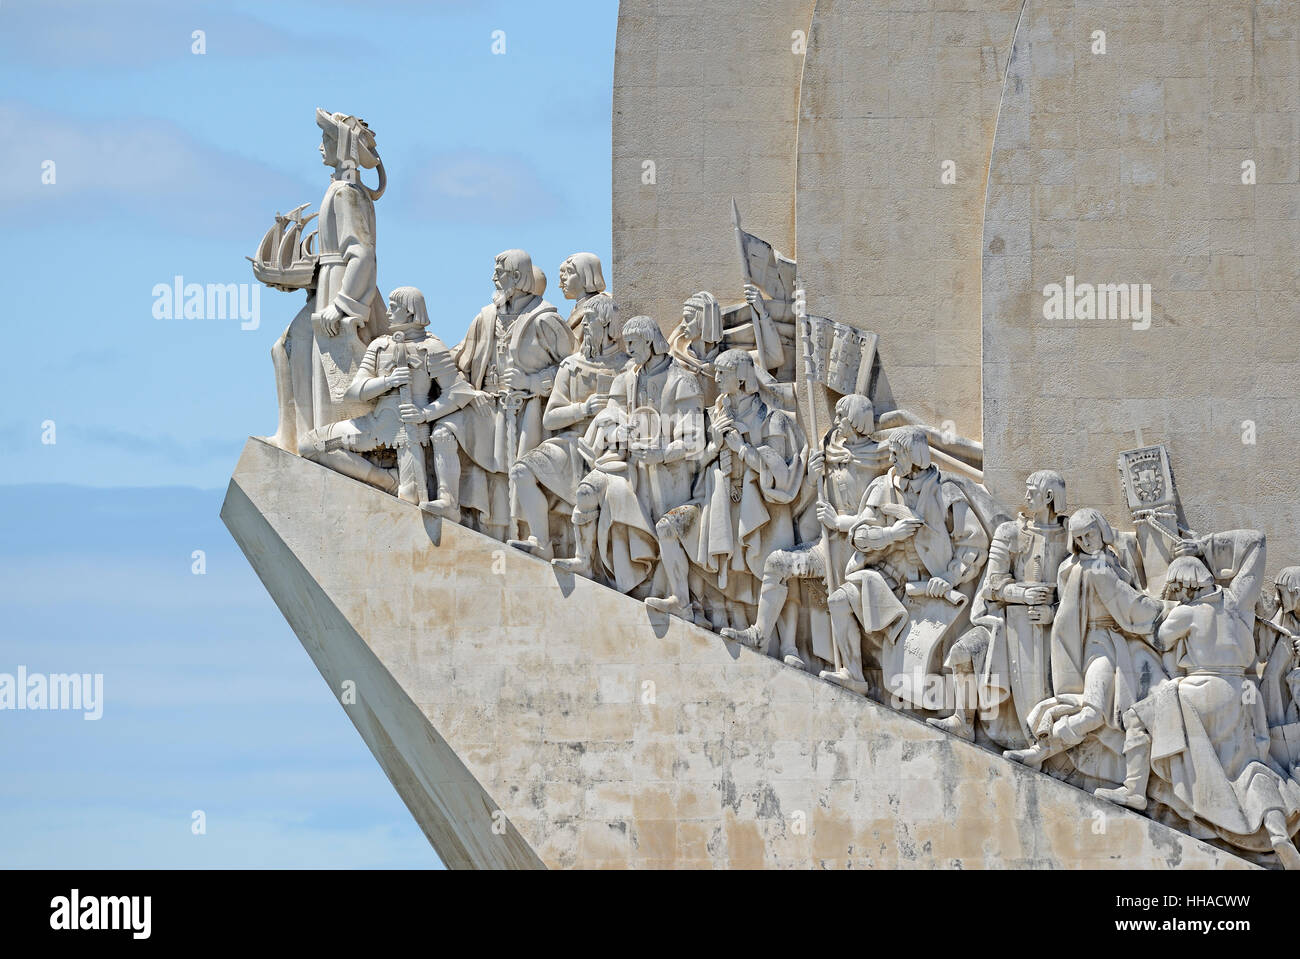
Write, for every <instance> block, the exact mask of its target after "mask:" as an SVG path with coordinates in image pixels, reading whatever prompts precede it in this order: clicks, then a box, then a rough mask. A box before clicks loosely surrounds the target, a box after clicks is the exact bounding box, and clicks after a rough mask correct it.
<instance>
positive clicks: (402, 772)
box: [220, 437, 546, 869]
mask: <svg viewBox="0 0 1300 959" xmlns="http://www.w3.org/2000/svg"><path fill="white" fill-rule="evenodd" d="M249 442H250V443H252V442H258V443H264V444H266V445H268V446H270V445H271V444H269V443H266V441H265V440H264V439H262V438H260V437H249ZM303 463H304V464H307V463H310V461H308V460H303ZM310 465H313V466H315V465H316V464H310ZM317 468H318V469H323V468H324V467H317ZM358 486H360V487H361V488H363V489H369V487H365V486H364V484H360V483H358ZM380 495H383V494H380ZM411 508H412V509H416V507H414V506H413V507H411ZM220 515H221V519H222V521H223V522H224V523H225V525H226V528H227V529H228V530H229V531H230V534H231V536H232V537H233V538H234V540H235V542H236V543H237V544H238V545H239V548H240V550H241V551H242V552H243V554H244V556H245V557H246V558H247V559H248V562H249V565H251V566H252V567H253V570H254V572H256V574H257V577H258V578H259V579H260V580H261V581H262V584H263V585H264V586H265V587H266V590H267V592H268V593H270V595H271V598H272V599H273V600H274V602H275V604H276V606H277V607H279V609H280V612H281V614H282V615H283V616H284V618H285V620H286V621H287V622H288V624H289V626H290V628H292V629H293V631H294V634H295V635H296V636H297V637H298V639H299V641H300V642H301V643H302V645H303V649H305V650H306V651H307V655H308V656H310V657H311V660H312V662H313V663H315V664H316V668H317V669H318V670H320V674H321V677H322V678H323V679H324V680H325V682H326V684H327V685H328V686H329V688H330V690H331V691H332V692H333V693H334V695H335V696H336V697H338V698H339V699H340V702H341V703H342V702H343V696H342V693H341V691H342V689H343V683H344V682H345V681H346V680H351V681H352V684H353V686H352V688H353V690H354V692H355V702H352V703H349V704H345V705H344V706H343V709H344V712H345V713H347V716H348V718H349V719H350V720H351V721H352V724H353V725H354V726H355V727H356V729H357V732H358V733H360V734H361V738H362V740H363V741H364V742H365V744H366V746H367V747H369V749H370V752H371V753H372V754H373V755H374V757H375V759H376V760H377V761H378V762H379V765H380V768H382V769H383V771H384V774H385V775H386V776H387V777H388V780H389V782H391V783H392V784H393V788H394V789H396V790H397V793H398V795H399V796H401V797H402V801H403V802H404V803H405V804H406V806H407V808H408V809H409V810H410V812H411V815H412V816H413V817H414V818H415V821H416V822H417V823H418V824H419V826H420V828H421V830H422V831H423V832H424V834H425V837H426V838H427V839H428V840H429V844H430V845H431V846H433V848H434V850H435V851H436V852H437V853H438V856H439V858H440V859H441V860H442V862H443V864H444V865H445V866H446V867H448V868H450V869H457V868H513V869H545V868H546V866H545V865H544V864H543V863H542V861H541V860H540V859H539V858H538V857H537V854H536V853H535V852H534V851H533V849H532V848H531V847H530V846H529V845H528V843H527V842H526V841H525V840H524V838H523V837H522V836H521V835H520V834H519V832H518V830H517V829H516V828H515V826H514V825H513V824H512V823H511V822H510V821H509V818H508V817H506V816H504V814H503V815H502V816H500V817H499V818H498V817H496V816H494V813H496V812H498V811H499V810H500V807H499V806H498V805H497V804H496V803H495V802H494V801H493V800H492V799H491V797H489V796H488V794H487V792H486V791H485V790H484V789H483V788H482V786H481V785H480V784H479V783H478V781H477V780H476V779H475V778H474V777H473V775H472V774H471V773H470V771H469V770H468V769H467V768H466V767H465V764H464V763H463V762H461V760H460V757H459V756H457V755H456V753H455V751H454V750H453V749H452V748H451V747H450V746H449V745H448V744H447V742H446V740H445V739H443V738H442V737H441V736H440V735H439V734H438V732H437V730H435V729H434V728H433V725H432V724H431V723H430V722H429V721H428V719H427V718H426V717H425V715H424V714H423V712H421V710H420V708H419V707H418V706H417V705H416V704H415V702H414V701H413V700H412V699H411V697H410V696H409V695H407V693H406V691H405V690H404V689H402V687H401V685H400V684H399V683H397V682H396V680H394V679H393V676H392V674H391V673H389V671H388V670H387V669H385V668H384V666H383V664H382V663H380V661H379V659H378V657H376V656H375V654H374V652H373V651H372V650H371V649H370V648H369V647H368V646H367V645H366V643H365V641H364V640H363V639H362V638H361V636H360V635H358V634H357V632H356V630H355V629H353V628H352V626H351V624H350V623H349V622H348V620H347V618H346V617H345V616H344V615H343V614H342V613H341V612H340V611H339V610H338V608H337V607H336V606H335V605H334V603H333V602H332V601H331V600H330V598H329V596H328V595H326V594H325V592H324V590H322V589H321V588H320V587H319V586H318V585H317V584H316V583H315V581H314V580H313V578H312V577H311V575H310V574H309V573H308V572H307V570H306V569H305V568H303V566H302V564H301V562H299V561H298V559H297V558H296V557H295V556H294V554H293V552H292V551H291V550H289V549H285V548H281V549H278V550H276V549H274V545H275V544H277V543H280V540H279V537H278V536H277V535H276V533H275V532H274V530H273V529H272V528H271V525H270V524H269V523H268V522H267V520H266V519H265V517H264V516H263V515H262V514H261V512H260V511H258V510H257V508H256V507H255V506H253V504H252V503H251V502H250V500H249V499H248V496H247V495H246V494H245V492H244V490H243V489H242V488H241V487H240V485H239V482H238V479H237V478H234V477H232V479H231V481H230V485H229V487H228V488H227V490H226V497H225V501H224V502H223V503H222V506H221V514H220ZM281 545H282V544H281ZM326 639H328V640H329V641H328V642H326ZM494 827H495V830H494ZM503 828H504V830H505V831H504V833H501V834H499V835H498V834H496V833H499V832H500V831H501V830H502V829H503ZM473 837H484V838H485V841H483V842H477V843H476V842H473Z"/></svg>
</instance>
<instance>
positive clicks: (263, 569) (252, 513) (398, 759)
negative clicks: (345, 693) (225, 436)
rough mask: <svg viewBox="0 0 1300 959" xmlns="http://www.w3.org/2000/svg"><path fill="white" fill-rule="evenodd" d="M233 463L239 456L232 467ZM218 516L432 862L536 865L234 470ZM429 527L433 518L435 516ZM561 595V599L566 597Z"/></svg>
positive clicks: (1175, 840)
mask: <svg viewBox="0 0 1300 959" xmlns="http://www.w3.org/2000/svg"><path fill="white" fill-rule="evenodd" d="M248 444H249V445H248V447H246V448H245V453H244V456H247V454H248V450H249V448H250V447H252V445H253V444H260V445H262V446H265V447H267V448H268V449H271V450H275V451H276V452H277V453H283V451H281V450H279V449H278V448H277V447H274V446H272V445H271V444H269V443H267V442H266V441H265V440H264V439H262V438H259V437H250V438H249V441H248ZM284 455H285V456H287V457H292V461H293V462H294V464H295V466H297V465H301V467H302V468H303V469H304V470H307V471H309V472H314V471H320V472H321V473H324V474H328V476H329V478H330V481H331V482H342V483H348V484H353V485H355V488H356V491H357V493H358V494H359V495H363V496H371V497H382V498H383V499H384V500H386V501H388V505H389V506H390V507H395V508H399V509H407V510H410V511H412V513H419V509H418V507H416V506H414V505H412V504H407V503H402V502H400V501H398V500H396V498H395V497H391V496H389V495H388V494H385V493H383V492H381V491H379V490H376V489H373V488H372V487H369V486H367V485H366V484H364V483H361V482H359V481H356V480H352V479H349V478H347V477H344V476H342V475H340V474H337V473H334V472H332V471H330V470H328V469H327V468H326V467H323V466H321V465H319V464H316V463H313V462H311V461H310V460H306V459H302V458H300V457H298V456H296V455H294V454H289V453H284ZM243 458H244V457H242V456H241V461H242V460H243ZM220 515H221V518H222V520H223V522H224V523H225V525H226V526H227V528H228V529H229V531H230V533H231V535H232V536H233V537H234V539H235V541H236V543H237V544H238V545H239V547H240V549H241V551H242V552H243V553H244V555H245V557H246V558H247V559H248V561H249V563H250V565H252V567H253V569H254V571H255V572H256V573H257V575H258V578H259V579H261V581H262V583H263V585H264V586H265V587H266V589H267V591H268V592H269V593H270V594H271V596H272V598H273V600H274V601H275V603H276V606H277V607H278V608H279V609H280V612H281V613H282V615H284V617H285V620H286V621H287V622H288V624H289V625H290V627H291V628H292V629H293V631H294V633H295V634H296V635H297V637H298V639H299V640H300V641H301V642H302V644H303V648H304V649H305V650H306V651H307V653H308V655H309V656H310V657H311V659H312V661H313V662H314V663H315V664H316V667H317V669H319V670H320V672H321V675H322V677H323V678H324V679H325V681H326V683H327V685H328V686H329V687H330V689H331V691H332V692H333V694H334V695H335V696H336V697H338V696H340V691H341V689H342V685H343V683H344V681H345V680H347V679H353V680H354V681H355V702H354V703H350V704H348V703H345V704H344V710H345V711H346V712H347V714H348V717H349V719H351V721H352V723H353V725H354V726H355V727H356V728H357V731H358V732H359V733H360V734H361V737H362V739H363V741H364V742H365V743H366V745H367V746H368V747H369V749H370V750H371V752H372V753H373V754H374V755H375V758H376V759H377V760H378V762H379V764H380V766H381V768H382V769H383V770H384V772H385V774H386V775H387V776H388V779H389V781H390V782H391V783H392V784H393V786H394V788H395V789H396V790H397V791H398V794H399V795H400V796H401V797H402V799H403V801H404V802H405V804H406V806H407V808H408V809H409V810H410V811H411V814H412V816H414V817H415V819H416V821H417V822H418V823H419V825H420V827H421V829H422V830H423V832H424V833H425V836H426V837H427V838H428V840H429V842H430V844H431V845H432V846H433V847H434V849H435V850H436V851H437V853H438V855H439V856H440V857H441V858H442V860H443V862H444V864H445V865H446V866H448V867H449V868H532V869H537V868H547V866H546V864H545V863H544V862H543V860H542V859H541V857H540V856H539V855H538V853H537V852H536V851H535V850H534V849H533V848H532V847H531V846H530V845H529V843H528V841H527V840H526V839H525V838H524V837H523V836H522V835H521V834H520V833H519V832H518V830H517V829H516V828H515V826H514V825H513V823H511V822H510V820H509V817H508V816H507V815H505V810H502V807H501V806H499V805H498V804H497V803H496V802H495V801H494V800H493V799H492V797H491V796H490V795H489V794H488V792H487V790H486V788H485V787H484V786H483V785H482V784H481V783H480V782H479V781H478V780H477V779H476V778H475V776H474V774H473V773H471V771H470V770H469V769H468V768H467V767H466V766H465V764H464V762H462V761H461V759H460V757H459V756H458V755H457V754H456V752H455V750H454V749H453V748H452V747H451V746H450V744H449V743H448V742H447V741H446V739H444V738H443V737H442V736H441V735H440V734H439V733H438V732H437V730H436V729H435V728H434V726H433V724H432V723H431V721H430V720H429V718H428V717H427V716H426V715H425V713H424V712H423V711H422V710H421V709H420V707H419V706H418V705H417V704H416V703H415V702H414V701H413V700H412V699H411V697H410V696H409V695H408V694H407V692H406V691H405V690H404V689H403V688H402V686H401V684H399V683H398V682H397V681H396V680H395V679H394V677H393V676H392V674H391V673H390V672H389V671H388V669H386V668H385V667H384V665H383V663H382V662H381V661H380V660H379V658H378V657H377V656H376V655H375V653H374V651H373V650H372V649H371V648H370V647H369V646H368V645H367V643H366V641H365V640H364V639H363V638H362V636H361V635H360V634H359V633H358V632H357V631H356V629H355V628H354V627H353V626H352V624H351V623H350V621H349V620H348V618H347V617H346V616H345V615H344V614H343V613H342V612H341V611H340V610H339V609H338V608H337V606H336V605H335V604H334V602H333V601H332V600H331V599H330V597H329V596H328V595H327V593H326V591H325V590H324V589H323V588H322V587H321V586H320V585H318V584H317V583H316V582H315V580H314V579H313V577H312V575H311V574H310V573H309V572H308V571H307V569H306V568H305V567H304V566H303V565H302V563H301V562H300V560H299V559H298V558H297V557H296V556H295V555H294V553H293V551H292V550H291V549H290V548H288V547H287V546H286V545H285V544H284V543H283V541H282V540H281V539H280V537H279V535H278V534H277V533H276V532H275V530H274V528H273V527H272V525H271V523H270V522H269V521H268V520H267V518H266V517H265V516H264V515H263V514H262V512H261V511H259V509H258V508H257V507H256V506H255V505H254V504H253V502H252V501H251V500H250V499H249V497H248V495H247V494H246V493H245V491H244V490H243V488H242V487H241V485H240V483H239V470H238V469H237V470H236V473H235V475H234V476H233V477H232V479H231V482H230V485H229V488H228V490H227V493H226V498H225V501H224V503H223V505H222V508H221V514H220ZM421 516H422V518H423V519H424V520H425V521H426V522H425V525H426V528H427V527H428V523H429V522H430V520H429V518H428V517H427V516H425V515H424V514H421ZM432 522H433V523H435V524H440V523H441V521H440V520H432ZM456 534H457V535H458V536H464V537H468V538H470V539H471V540H481V544H482V547H483V549H485V550H490V551H500V550H504V552H505V556H506V557H507V560H506V561H507V563H510V564H513V563H540V564H542V565H544V566H546V567H547V568H548V569H549V568H550V564H549V563H547V562H546V561H545V560H542V559H539V558H537V557H534V556H531V555H528V554H526V553H524V552H522V551H519V550H511V549H508V548H506V547H504V546H503V544H501V543H499V542H497V541H496V540H494V539H491V538H490V537H488V536H486V535H484V534H482V533H478V532H476V531H474V530H470V529H468V528H467V527H457V531H456ZM435 539H436V538H435ZM430 546H431V547H432V548H433V549H434V550H435V551H436V550H437V545H436V542H431V543H430ZM590 585H591V586H593V587H598V588H601V589H602V590H603V591H604V592H606V593H608V594H610V597H609V600H610V601H611V602H616V603H620V602H627V603H634V604H636V606H638V607H642V608H644V607H643V604H642V603H641V602H640V601H639V600H636V599H633V598H631V597H625V596H622V594H620V593H618V591H617V590H614V589H610V588H609V587H604V586H603V585H602V584H599V583H594V582H591V583H590ZM553 588H554V589H555V590H556V591H557V592H560V591H561V590H562V587H561V584H560V583H559V582H558V581H556V582H555V584H554V587H553ZM564 592H565V594H566V595H567V592H568V591H564ZM615 595H617V596H620V597H621V599H619V600H614V599H613V598H612V597H613V596H615ZM681 625H682V626H683V627H684V628H685V629H686V630H687V631H688V632H690V633H692V634H694V638H696V639H697V640H698V641H701V642H710V643H717V644H720V645H723V646H726V647H727V648H728V653H729V654H730V655H731V656H732V658H733V659H739V658H742V657H758V658H759V659H762V660H769V659H770V658H769V657H767V656H765V655H764V654H763V653H761V652H758V651H756V650H752V649H749V648H748V647H745V646H744V645H743V644H738V643H732V642H729V641H727V640H724V639H723V638H722V637H721V636H719V635H718V634H716V633H714V632H712V631H709V630H706V629H704V628H702V627H700V626H696V625H693V624H685V623H683V624H681ZM651 626H652V623H651V622H650V621H649V620H647V621H646V629H647V632H650V629H651ZM656 638H657V637H656ZM771 662H772V663H773V664H774V666H775V668H777V669H780V670H786V671H788V672H789V673H790V674H791V675H797V676H798V677H800V678H801V679H802V680H803V681H806V682H808V683H811V684H815V685H816V686H817V687H820V688H822V689H823V690H826V691H829V692H830V694H831V695H832V696H834V697H835V698H836V699H843V700H845V701H847V702H850V703H853V704H856V708H858V709H863V710H866V711H867V713H868V715H870V716H871V717H872V718H873V721H875V722H879V721H888V720H897V719H900V718H901V719H904V720H907V721H908V722H909V723H910V724H913V725H914V727H917V731H918V732H921V733H923V735H924V737H925V738H926V739H935V740H940V739H941V740H946V741H947V743H948V744H949V748H951V749H952V750H956V751H959V752H960V751H965V750H970V751H973V754H974V755H978V756H979V757H981V759H982V761H983V762H985V763H987V764H988V766H989V767H990V769H991V771H992V772H994V773H995V774H996V775H998V776H1004V775H1009V774H1010V775H1026V774H1027V775H1030V776H1032V777H1033V779H1034V783H1035V789H1043V790H1048V791H1052V790H1069V791H1071V792H1072V793H1074V794H1077V797H1078V798H1080V799H1081V801H1082V803H1083V804H1084V805H1085V806H1086V807H1088V808H1091V809H1094V810H1095V811H1096V812H1097V813H1100V814H1102V815H1104V816H1105V817H1107V818H1108V819H1127V818H1131V819H1134V820H1137V821H1139V822H1140V823H1141V824H1142V826H1143V828H1145V830H1146V831H1147V834H1148V836H1149V838H1150V839H1151V841H1152V842H1153V843H1155V844H1156V845H1158V846H1162V847H1163V846H1165V845H1168V846H1169V847H1170V848H1171V850H1172V852H1171V858H1170V859H1169V860H1168V863H1167V864H1168V865H1169V866H1171V867H1176V866H1177V865H1179V863H1180V861H1181V860H1182V853H1181V851H1180V849H1179V843H1180V842H1182V843H1190V844H1192V845H1193V846H1203V847H1205V849H1204V851H1205V852H1206V853H1208V854H1209V855H1210V856H1212V857H1214V858H1215V859H1218V860H1220V861H1223V860H1227V862H1223V863H1222V864H1223V865H1227V864H1228V863H1229V862H1231V863H1232V864H1233V865H1238V866H1245V867H1248V868H1249V867H1250V866H1251V865H1253V864H1252V862H1251V861H1250V860H1249V859H1247V858H1245V857H1242V856H1240V855H1239V854H1237V853H1236V852H1235V851H1233V850H1229V849H1227V848H1225V847H1223V846H1221V845H1220V844H1219V843H1217V842H1206V841H1204V840H1201V839H1199V838H1197V837H1194V836H1191V835H1189V834H1187V833H1184V832H1182V831H1180V830H1176V829H1173V828H1172V827H1170V826H1167V825H1165V824H1163V823H1160V822H1157V821H1155V820H1152V819H1149V818H1148V817H1146V816H1143V815H1141V814H1139V813H1136V812H1133V811H1131V810H1128V809H1125V808H1124V807H1121V806H1116V805H1114V804H1112V803H1108V802H1105V801H1103V800H1100V799H1097V798H1096V797H1094V796H1092V795H1091V794H1090V793H1089V792H1087V791H1086V790H1083V789H1080V788H1078V787H1076V786H1073V785H1071V784H1069V783H1066V782H1063V781H1061V780H1058V779H1056V778H1054V777H1051V776H1049V775H1047V774H1046V773H1042V772H1039V771H1036V770H1030V769H1027V768H1026V767H1023V766H1018V765H1015V764H1012V763H1011V762H1010V761H1008V760H1005V759H1003V758H1002V757H1001V756H1000V755H998V754H997V753H995V752H993V751H992V750H990V749H987V748H985V747H983V746H980V745H976V744H974V743H968V742H966V741H964V740H961V739H959V738H957V737H954V736H950V735H949V734H947V733H942V732H940V731H938V730H934V729H933V728H932V727H929V726H927V725H926V724H925V722H924V721H923V720H922V719H920V718H918V717H916V716H912V715H909V714H907V713H905V712H902V711H899V710H895V709H892V708H891V707H889V706H888V705H886V704H882V703H879V702H877V701H875V700H872V699H868V698H866V697H861V696H857V695H855V694H853V693H851V692H849V691H847V690H843V689H840V688H838V687H835V686H833V685H832V684H829V683H825V682H823V681H822V680H819V679H817V678H816V677H815V676H813V675H811V674H809V673H806V672H803V671H800V670H795V669H793V668H792V667H789V666H786V665H785V664H782V663H778V662H776V661H771ZM498 811H500V812H501V813H502V815H501V816H500V817H498V816H496V815H495V814H496V813H497V812H498ZM503 826H504V830H505V831H504V834H503V833H502V829H503ZM1234 860H1235V862H1233V861H1234Z"/></svg>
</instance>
